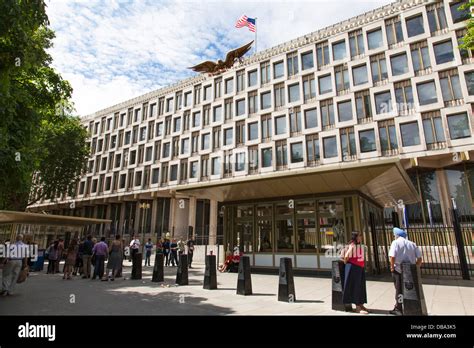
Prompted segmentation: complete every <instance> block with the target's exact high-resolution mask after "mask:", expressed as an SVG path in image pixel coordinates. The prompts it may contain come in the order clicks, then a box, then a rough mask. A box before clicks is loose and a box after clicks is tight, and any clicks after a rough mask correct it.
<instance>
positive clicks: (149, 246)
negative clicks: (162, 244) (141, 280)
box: [145, 238, 153, 266]
mask: <svg viewBox="0 0 474 348" xmlns="http://www.w3.org/2000/svg"><path fill="white" fill-rule="evenodd" d="M152 250H153V243H152V242H151V238H148V242H147V243H146V244H145V266H147V264H148V266H151V263H150V259H151V251H152Z"/></svg>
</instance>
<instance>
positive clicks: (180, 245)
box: [178, 239, 186, 262]
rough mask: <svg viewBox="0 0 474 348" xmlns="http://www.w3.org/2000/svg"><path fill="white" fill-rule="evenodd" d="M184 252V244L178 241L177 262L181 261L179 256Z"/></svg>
mask: <svg viewBox="0 0 474 348" xmlns="http://www.w3.org/2000/svg"><path fill="white" fill-rule="evenodd" d="M185 252H186V244H185V243H184V242H183V241H182V240H181V239H180V240H179V241H178V262H180V261H181V255H183V254H184V253H185Z"/></svg>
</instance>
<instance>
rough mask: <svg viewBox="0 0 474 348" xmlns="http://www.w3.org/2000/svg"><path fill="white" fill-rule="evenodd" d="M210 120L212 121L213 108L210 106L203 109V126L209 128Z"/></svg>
mask: <svg viewBox="0 0 474 348" xmlns="http://www.w3.org/2000/svg"><path fill="white" fill-rule="evenodd" d="M210 119H211V106H210V105H204V107H203V120H202V123H203V125H204V126H208V125H209V121H210Z"/></svg>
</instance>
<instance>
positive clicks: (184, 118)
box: [183, 110, 191, 131]
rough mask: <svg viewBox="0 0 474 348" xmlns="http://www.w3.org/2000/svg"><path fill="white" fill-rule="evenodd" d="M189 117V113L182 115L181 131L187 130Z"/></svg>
mask: <svg viewBox="0 0 474 348" xmlns="http://www.w3.org/2000/svg"><path fill="white" fill-rule="evenodd" d="M190 115H191V112H190V111H189V110H188V111H185V112H184V115H183V130H184V131H188V130H189V118H190V117H189V116H190Z"/></svg>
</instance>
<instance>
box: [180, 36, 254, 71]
mask: <svg viewBox="0 0 474 348" xmlns="http://www.w3.org/2000/svg"><path fill="white" fill-rule="evenodd" d="M252 44H253V40H252V41H250V42H249V43H248V44H246V45H243V46H242V47H239V48H236V49H235V50H232V51H229V52H228V53H227V55H226V57H225V61H222V60H220V59H219V60H218V61H217V62H212V61H210V60H207V61H205V62H202V63H200V64H198V65H195V66H192V67H189V68H188V69H193V70H194V71H196V72H200V73H208V74H211V75H217V74H219V73H221V72H223V71H225V70H227V69H229V68H231V67H232V66H233V65H234V63H235V61H236V60H239V61H241V58H242V56H243V55H244V54H245V53H247V52H248V51H249V50H250V47H251V46H252Z"/></svg>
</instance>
